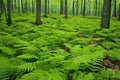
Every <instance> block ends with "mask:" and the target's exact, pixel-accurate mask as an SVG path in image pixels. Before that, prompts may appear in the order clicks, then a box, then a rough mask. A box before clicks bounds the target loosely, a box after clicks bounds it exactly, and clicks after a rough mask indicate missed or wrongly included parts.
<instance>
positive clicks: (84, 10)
mask: <svg viewBox="0 0 120 80" xmlns="http://www.w3.org/2000/svg"><path fill="white" fill-rule="evenodd" d="M85 14H86V0H84V7H83V16H85Z"/></svg>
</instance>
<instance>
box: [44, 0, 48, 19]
mask: <svg viewBox="0 0 120 80" xmlns="http://www.w3.org/2000/svg"><path fill="white" fill-rule="evenodd" d="M47 2H48V0H45V15H44V16H45V17H47V8H48V7H47V6H48V5H47Z"/></svg>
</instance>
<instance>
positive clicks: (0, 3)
mask: <svg viewBox="0 0 120 80" xmlns="http://www.w3.org/2000/svg"><path fill="white" fill-rule="evenodd" d="M2 14H3V0H0V21H1V17H2Z"/></svg>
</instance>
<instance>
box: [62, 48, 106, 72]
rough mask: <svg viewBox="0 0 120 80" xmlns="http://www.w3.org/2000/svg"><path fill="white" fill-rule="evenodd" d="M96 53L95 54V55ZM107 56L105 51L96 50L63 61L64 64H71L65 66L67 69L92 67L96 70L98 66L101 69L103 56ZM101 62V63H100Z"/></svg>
mask: <svg viewBox="0 0 120 80" xmlns="http://www.w3.org/2000/svg"><path fill="white" fill-rule="evenodd" d="M93 55H94V56H93ZM104 56H105V51H104V50H103V51H99V52H98V51H95V52H94V53H92V55H91V54H85V55H82V56H77V57H75V58H73V59H71V60H68V61H65V62H64V61H63V65H64V64H67V63H68V64H67V65H69V66H66V65H64V66H65V68H66V69H73V70H78V69H82V70H85V69H90V70H92V71H94V70H96V68H97V69H98V70H99V69H100V67H101V66H100V65H102V64H101V62H102V60H103V58H104ZM99 64H100V65H99Z"/></svg>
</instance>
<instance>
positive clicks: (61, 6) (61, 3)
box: [60, 0, 63, 14]
mask: <svg viewBox="0 0 120 80" xmlns="http://www.w3.org/2000/svg"><path fill="white" fill-rule="evenodd" d="M60 14H63V0H60Z"/></svg>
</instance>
